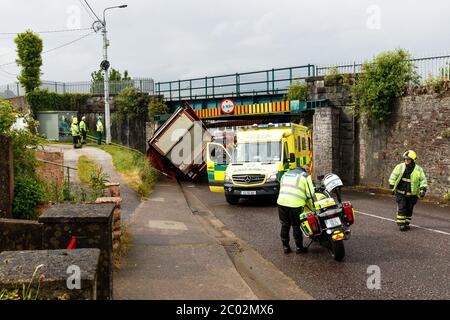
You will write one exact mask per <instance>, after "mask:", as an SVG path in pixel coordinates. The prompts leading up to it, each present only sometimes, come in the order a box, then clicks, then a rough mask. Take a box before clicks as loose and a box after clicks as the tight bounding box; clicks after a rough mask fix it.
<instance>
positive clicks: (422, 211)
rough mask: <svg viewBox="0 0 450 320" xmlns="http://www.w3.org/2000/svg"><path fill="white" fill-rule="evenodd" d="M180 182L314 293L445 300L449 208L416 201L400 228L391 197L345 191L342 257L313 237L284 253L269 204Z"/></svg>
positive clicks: (449, 274) (449, 271)
mask: <svg viewBox="0 0 450 320" xmlns="http://www.w3.org/2000/svg"><path fill="white" fill-rule="evenodd" d="M183 187H184V189H185V190H188V191H189V192H188V195H190V196H195V197H196V198H197V200H200V201H201V202H202V203H203V204H204V205H205V206H206V207H207V208H208V209H209V210H210V211H211V212H212V213H213V214H214V215H215V216H216V217H217V218H218V219H219V220H221V221H222V222H223V223H224V224H225V225H226V227H227V228H228V229H229V230H231V231H232V232H234V233H235V234H236V236H237V237H239V238H241V239H242V240H244V241H247V242H248V243H249V244H250V245H251V246H252V247H253V248H254V249H255V250H257V251H258V252H259V253H260V254H261V255H262V256H263V257H264V258H265V259H267V260H269V261H270V262H272V263H273V264H274V265H275V266H276V267H277V268H278V269H279V270H280V271H282V272H283V273H284V274H286V275H287V276H288V277H290V278H292V279H293V280H294V281H295V283H296V284H297V285H298V286H299V287H300V288H302V289H304V290H305V291H306V292H308V293H309V294H310V295H312V296H313V297H314V298H316V299H450V265H449V262H450V246H449V244H450V208H449V207H446V208H442V207H438V206H436V205H432V204H427V203H423V202H419V204H418V205H417V206H416V208H415V212H414V216H413V221H412V224H413V227H412V228H411V230H410V231H408V232H400V231H399V230H398V227H397V225H396V223H395V211H396V204H395V201H394V199H393V197H391V196H387V195H373V194H372V195H371V194H369V193H364V192H356V191H346V192H344V195H343V199H344V200H348V201H351V202H352V204H353V205H354V207H355V210H356V211H357V215H356V222H355V224H354V226H353V227H352V237H351V239H350V240H348V241H346V242H345V246H346V248H345V249H346V257H345V260H344V261H343V262H336V261H334V260H333V259H332V258H331V256H330V255H329V253H328V252H327V250H326V249H325V248H322V247H320V246H319V245H317V244H312V246H311V247H310V248H309V252H308V253H307V254H305V255H296V254H295V253H293V254H289V255H284V254H283V253H282V248H281V242H280V240H279V231H280V230H279V221H278V212H277V208H276V206H274V205H271V204H267V203H261V202H258V203H255V202H250V201H247V202H241V203H240V204H239V205H236V206H231V205H229V204H228V203H227V202H226V201H225V198H224V196H223V194H215V193H211V192H209V189H208V186H207V185H206V184H192V183H188V182H185V183H183ZM305 243H306V240H305ZM291 244H292V245H293V241H291ZM370 266H377V267H379V270H380V272H381V273H380V275H381V278H380V279H381V282H380V284H381V286H380V289H368V286H367V281H368V278H369V277H370V276H371V275H373V271H370V269H369V270H368V268H369V267H370Z"/></svg>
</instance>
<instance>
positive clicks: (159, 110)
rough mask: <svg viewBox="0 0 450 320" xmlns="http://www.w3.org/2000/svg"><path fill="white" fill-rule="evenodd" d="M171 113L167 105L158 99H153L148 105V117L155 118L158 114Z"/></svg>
mask: <svg viewBox="0 0 450 320" xmlns="http://www.w3.org/2000/svg"><path fill="white" fill-rule="evenodd" d="M167 113H169V107H168V106H167V105H166V104H165V102H164V100H163V99H161V98H157V97H152V98H151V99H150V102H149V103H148V115H149V116H150V117H153V116H155V115H158V114H167Z"/></svg>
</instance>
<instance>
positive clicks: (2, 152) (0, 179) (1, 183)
mask: <svg viewBox="0 0 450 320" xmlns="http://www.w3.org/2000/svg"><path fill="white" fill-rule="evenodd" d="M13 199H14V168H13V151H12V142H11V139H10V138H8V137H4V136H1V135H0V218H12V204H13Z"/></svg>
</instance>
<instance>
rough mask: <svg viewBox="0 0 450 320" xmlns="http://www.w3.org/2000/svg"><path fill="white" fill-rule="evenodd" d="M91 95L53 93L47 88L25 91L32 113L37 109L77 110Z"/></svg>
mask: <svg viewBox="0 0 450 320" xmlns="http://www.w3.org/2000/svg"><path fill="white" fill-rule="evenodd" d="M90 97H92V95H91V94H84V93H54V92H49V91H47V90H34V91H32V92H29V93H27V101H28V103H29V105H30V108H31V110H32V111H33V114H34V115H36V113H37V112H38V111H54V110H56V111H58V110H61V111H78V110H79V109H80V107H81V106H83V105H85V104H86V103H87V100H88V99H89V98H90Z"/></svg>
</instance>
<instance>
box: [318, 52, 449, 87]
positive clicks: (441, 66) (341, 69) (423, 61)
mask: <svg viewBox="0 0 450 320" xmlns="http://www.w3.org/2000/svg"><path fill="white" fill-rule="evenodd" d="M410 61H411V62H413V63H414V65H415V67H416V72H417V74H418V75H419V77H420V80H421V81H422V82H423V83H424V82H426V81H428V80H430V79H436V78H439V79H444V80H450V55H435V56H430V57H421V58H412V59H411V60H410ZM362 66H363V64H362V63H361V62H351V63H342V64H337V65H328V66H316V68H315V71H316V73H315V76H327V75H331V74H333V72H338V73H340V74H346V73H360V72H361V71H362Z"/></svg>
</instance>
